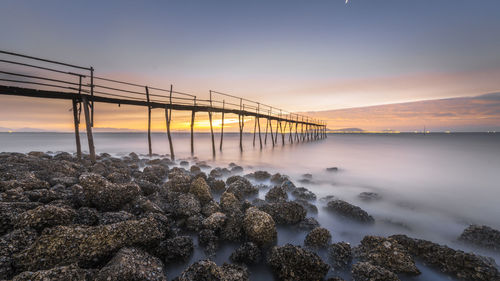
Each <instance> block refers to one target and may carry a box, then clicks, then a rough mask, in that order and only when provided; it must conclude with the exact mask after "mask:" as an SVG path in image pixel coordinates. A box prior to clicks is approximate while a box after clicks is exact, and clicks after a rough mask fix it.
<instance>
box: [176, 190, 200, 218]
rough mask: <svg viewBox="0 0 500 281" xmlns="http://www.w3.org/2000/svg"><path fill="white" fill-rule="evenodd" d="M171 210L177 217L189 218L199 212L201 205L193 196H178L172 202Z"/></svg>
mask: <svg viewBox="0 0 500 281" xmlns="http://www.w3.org/2000/svg"><path fill="white" fill-rule="evenodd" d="M173 209H174V212H175V214H176V215H177V216H183V217H189V216H193V215H197V214H199V213H200V212H201V204H200V201H198V199H196V197H195V196H194V195H193V194H180V195H179V196H178V197H177V200H175V201H174V202H173Z"/></svg>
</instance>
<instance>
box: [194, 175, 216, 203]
mask: <svg viewBox="0 0 500 281" xmlns="http://www.w3.org/2000/svg"><path fill="white" fill-rule="evenodd" d="M193 167H194V166H193ZM189 192H190V193H191V194H193V195H194V196H196V198H197V199H198V201H200V203H201V204H205V203H208V202H210V201H212V200H213V199H212V194H211V193H210V187H209V186H208V184H207V183H206V182H205V180H204V179H203V178H197V179H196V180H194V181H193V182H192V183H191V187H190V188H189Z"/></svg>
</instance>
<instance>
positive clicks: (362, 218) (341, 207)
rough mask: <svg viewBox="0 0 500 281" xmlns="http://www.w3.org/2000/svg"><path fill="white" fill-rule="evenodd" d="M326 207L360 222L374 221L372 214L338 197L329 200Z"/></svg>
mask: <svg viewBox="0 0 500 281" xmlns="http://www.w3.org/2000/svg"><path fill="white" fill-rule="evenodd" d="M326 208H327V209H328V210H329V211H332V212H334V213H336V214H337V215H340V216H342V217H346V218H349V219H353V220H355V221H358V222H361V223H373V222H374V221H375V220H374V219H373V217H372V216H370V215H369V214H368V213H367V212H366V211H364V210H363V209H361V208H360V207H358V206H354V205H352V204H350V203H347V202H345V201H343V200H340V199H334V200H331V201H330V202H328V204H327V207H326Z"/></svg>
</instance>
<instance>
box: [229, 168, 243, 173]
mask: <svg viewBox="0 0 500 281" xmlns="http://www.w3.org/2000/svg"><path fill="white" fill-rule="evenodd" d="M241 172H243V167H241V166H234V167H232V168H231V173H233V174H236V173H241Z"/></svg>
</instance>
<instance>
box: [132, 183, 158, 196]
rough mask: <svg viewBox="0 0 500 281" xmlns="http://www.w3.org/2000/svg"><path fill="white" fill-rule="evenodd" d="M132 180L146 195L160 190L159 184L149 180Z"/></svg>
mask: <svg viewBox="0 0 500 281" xmlns="http://www.w3.org/2000/svg"><path fill="white" fill-rule="evenodd" d="M134 182H135V183H136V184H137V185H138V186H139V187H140V188H141V190H142V193H143V194H144V195H146V196H148V195H151V194H153V193H155V192H158V191H160V186H159V185H158V184H155V183H152V182H150V181H147V180H142V179H136V180H135V181H134Z"/></svg>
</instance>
